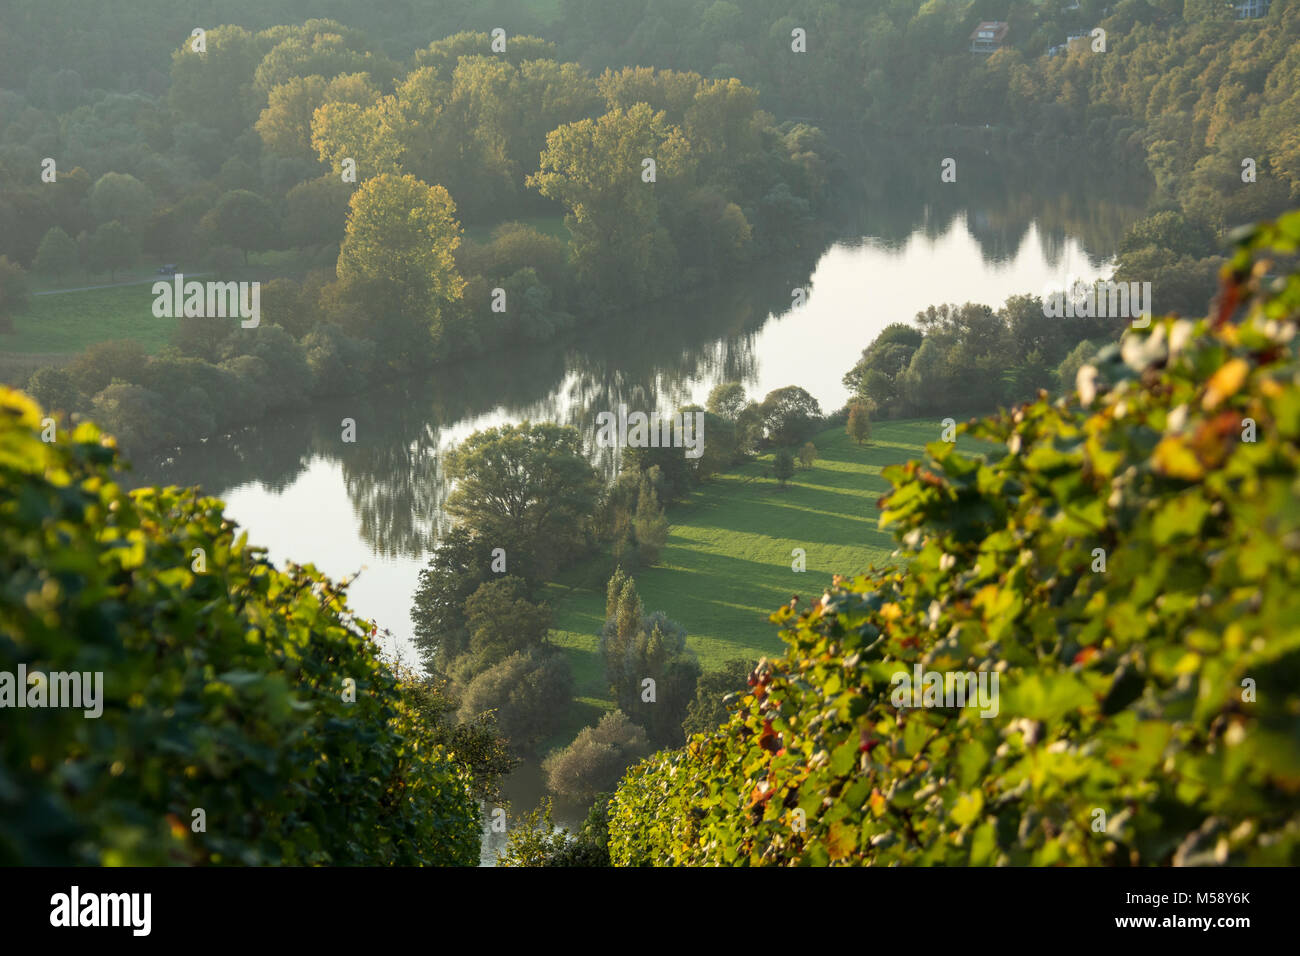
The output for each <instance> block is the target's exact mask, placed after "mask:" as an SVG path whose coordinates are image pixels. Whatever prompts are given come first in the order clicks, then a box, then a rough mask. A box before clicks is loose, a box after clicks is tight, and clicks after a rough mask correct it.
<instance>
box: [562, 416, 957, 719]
mask: <svg viewBox="0 0 1300 956" xmlns="http://www.w3.org/2000/svg"><path fill="white" fill-rule="evenodd" d="M940 431H941V426H940V423H939V422H938V421H929V420H926V421H896V422H879V423H875V424H874V426H873V431H872V437H871V441H870V442H868V443H866V444H864V445H862V446H858V445H857V444H855V443H854V442H853V441H852V440H851V439H850V438H849V437H848V435H847V434H846V433H845V431H844V428H843V426H839V427H836V428H831V429H827V430H826V431H823V432H821V433H819V434H818V435H816V436H815V437H814V438H813V439H812V441H813V444H814V445H816V446H817V453H818V457H817V460H816V461H815V462H814V463H813V465H812V467H811V468H807V469H805V468H803V467H799V468H797V470H796V471H795V474H794V477H793V478H791V479H790V481H789V483H788V484H787V486H786V487H785V488H781V487H779V485H778V483H777V481H776V479H775V478H772V477H764V475H765V473H767V474H769V475H770V472H771V467H772V455H770V454H768V455H765V456H763V457H761V458H758V459H757V460H755V461H751V462H749V463H747V464H745V465H744V466H742V467H740V468H737V469H735V470H734V471H730V472H728V473H726V474H723V475H719V476H717V477H715V478H714V479H713V480H711V481H709V482H707V483H706V484H705V485H704V486H703V487H701V488H699V489H698V490H696V491H695V492H694V493H693V494H692V496H691V498H690V499H689V500H688V501H686V502H684V503H682V504H680V505H678V506H675V507H673V508H671V509H669V511H668V520H669V522H670V524H671V531H670V535H669V538H668V544H667V546H666V547H665V548H664V551H663V554H662V556H661V557H660V561H659V564H657V565H656V566H655V567H653V568H641V569H637V570H635V571H633V572H632V574H633V576H634V577H635V579H636V584H637V590H638V592H639V593H640V595H641V601H642V604H643V605H644V606H645V609H646V610H647V611H663V612H664V613H666V614H667V615H668V616H669V617H671V618H672V619H673V620H675V621H677V622H678V623H679V624H681V625H682V626H683V627H684V628H686V633H687V635H688V638H687V644H688V646H689V647H690V648H691V649H692V650H694V651H695V653H696V654H697V655H698V656H699V658H700V663H701V665H702V666H703V667H704V669H705V670H711V669H713V668H716V667H718V666H719V665H721V664H722V663H723V662H725V661H727V660H730V659H732V658H737V657H741V658H748V659H757V658H759V657H761V656H763V655H768V656H774V655H779V654H781V653H782V651H783V649H784V645H783V644H782V642H781V639H780V637H779V636H778V635H777V629H776V627H775V626H774V625H773V624H771V623H770V622H769V621H768V615H770V614H771V613H772V612H773V611H775V610H777V609H778V608H779V607H780V606H781V605H783V604H787V603H789V601H790V598H791V597H793V596H794V595H798V596H799V606H800V607H807V606H808V605H809V604H810V603H811V602H813V601H816V600H818V599H820V597H821V594H822V591H823V590H824V589H825V587H826V586H828V585H829V584H830V582H831V576H832V575H834V574H844V575H853V574H857V573H859V572H862V571H864V570H866V569H867V568H868V567H870V566H871V565H873V564H875V565H877V566H880V565H884V564H886V563H887V562H888V560H889V555H890V552H892V551H893V550H894V547H895V544H894V541H893V538H892V537H891V536H889V535H888V534H885V533H884V532H882V531H880V530H879V528H878V515H879V512H878V510H877V508H876V499H877V498H878V497H879V496H880V495H881V493H883V492H884V491H886V490H887V489H888V484H887V483H886V482H885V481H884V480H883V479H882V478H881V477H880V472H881V469H882V468H884V467H886V466H888V465H892V464H898V463H901V462H905V461H908V460H909V459H912V458H923V457H924V455H925V445H926V444H927V443H929V442H932V441H937V440H938V439H939V436H940ZM968 443H969V445H970V447H971V449H972V450H974V449H975V447H976V445H975V443H974V442H973V441H971V440H970V439H963V440H962V441H961V442H960V444H961V445H962V446H966V445H967V444H968ZM795 548H802V549H804V551H805V552H806V555H807V557H806V567H807V570H806V571H804V572H802V573H800V572H796V571H794V570H793V569H792V564H793V562H794V560H795V558H794V554H793V552H794V549H795ZM582 570H583V569H579V571H580V572H581V571H582ZM585 570H586V574H585V575H583V574H582V573H575V574H574V575H573V577H572V580H573V581H574V582H576V581H578V580H579V579H581V578H583V577H584V576H585V578H586V579H587V580H590V578H591V577H592V574H591V569H585ZM546 599H547V600H548V601H549V602H550V603H551V605H552V607H553V609H554V610H555V626H554V630H553V631H552V635H551V640H552V641H553V642H555V643H556V644H559V645H560V646H562V647H564V648H565V649H566V651H567V653H568V654H569V657H570V662H571V664H572V666H573V674H574V683H575V691H574V694H575V699H576V706H575V708H574V710H575V713H574V720H575V724H574V728H573V729H574V732H575V733H576V731H577V730H578V729H580V728H581V727H583V726H585V725H587V724H589V723H593V722H594V721H595V720H596V719H598V718H599V715H600V713H601V712H602V711H604V710H606V709H609V708H611V707H613V706H614V705H613V701H612V700H611V699H610V696H609V693H608V690H607V688H606V687H605V682H604V677H603V673H602V666H601V662H600V656H599V653H598V645H597V640H598V639H597V635H598V633H599V632H600V628H601V625H602V624H603V623H604V618H605V592H604V588H603V586H602V587H596V586H593V585H591V584H578V583H566V582H561V583H558V584H553V585H551V587H550V588H549V590H548V592H547V595H546ZM579 718H581V719H579ZM566 742H567V741H566Z"/></svg>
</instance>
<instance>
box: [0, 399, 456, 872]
mask: <svg viewBox="0 0 1300 956" xmlns="http://www.w3.org/2000/svg"><path fill="white" fill-rule="evenodd" d="M114 387H116V386H114ZM41 417H42V412H41V411H40V409H39V408H38V407H37V406H36V405H35V404H34V403H32V402H31V401H30V400H29V399H28V398H26V397H25V396H23V395H21V394H19V393H17V392H14V391H10V390H8V389H0V444H3V446H4V447H5V448H6V450H7V453H6V454H5V456H4V457H3V461H0V578H2V579H3V580H4V581H5V587H4V588H3V589H0V672H8V673H10V674H13V673H15V672H16V670H17V667H18V666H19V665H24V666H25V667H26V668H27V670H28V672H29V673H30V672H32V671H37V670H39V671H42V672H45V673H48V672H51V671H61V672H78V673H87V672H89V673H95V672H100V673H102V674H103V683H102V694H101V695H100V699H99V705H100V706H101V707H102V714H101V716H99V717H98V718H90V717H86V716H84V715H83V711H82V710H81V709H73V708H67V707H59V708H54V707H50V708H38V709H31V710H25V711H23V712H22V716H21V719H13V714H12V712H11V713H10V716H9V718H7V719H6V721H5V728H6V729H5V733H4V735H3V736H2V737H0V756H2V759H0V767H3V768H4V771H3V780H4V786H3V787H0V864H5V865H13V864H43V865H162V864H196V863H212V864H223V863H237V864H279V863H284V864H291V865H316V864H332V865H360V864H414V863H430V864H433V863H442V864H448V863H455V864H463V865H470V864H474V863H477V860H478V840H479V823H478V811H477V807H476V805H475V803H474V801H473V799H472V798H471V795H470V791H469V778H468V775H467V773H466V772H465V771H464V770H462V769H460V768H459V767H457V766H456V765H454V764H453V763H451V761H450V759H449V758H448V757H447V756H445V755H444V754H443V752H442V751H441V750H439V749H438V748H437V747H436V746H435V745H434V744H433V743H432V739H431V738H430V736H429V734H428V732H427V730H426V728H425V726H424V724H423V723H422V722H421V721H419V720H417V719H416V718H415V716H414V712H413V711H412V710H411V709H410V708H409V707H408V706H407V704H406V703H405V702H404V701H403V698H402V694H401V689H400V686H399V684H398V682H397V680H396V679H395V678H394V677H393V675H392V674H391V673H390V672H389V671H388V670H387V669H386V667H385V666H384V665H383V664H382V663H381V661H380V660H379V657H378V652H377V648H376V647H375V645H374V644H373V643H372V642H371V641H369V640H368V639H367V637H366V632H367V630H369V627H370V625H369V624H368V623H367V622H364V621H357V620H355V619H354V618H353V617H352V615H351V613H350V612H349V611H348V608H347V604H346V595H345V592H344V590H343V588H342V587H340V586H338V585H335V584H334V583H333V582H331V581H330V580H329V579H328V578H325V577H324V576H322V575H321V574H319V573H318V572H316V571H315V570H314V569H313V568H311V567H310V566H308V567H302V566H297V565H290V566H289V567H288V568H287V569H286V570H284V571H281V570H279V569H277V568H276V567H275V566H274V565H273V564H271V562H270V561H269V560H268V559H267V558H266V555H265V552H263V551H261V550H258V549H254V548H250V547H249V546H248V545H247V543H246V541H245V537H244V535H243V534H242V533H239V532H238V530H237V528H236V526H235V525H234V523H233V522H231V521H229V520H228V519H227V518H226V517H225V515H224V513H223V506H222V505H221V503H220V502H219V501H216V500H215V499H212V498H206V497H201V496H199V495H198V494H197V493H196V492H195V491H193V490H182V489H177V488H167V489H156V488H146V489H142V490H140V491H136V492H133V493H130V494H127V493H126V492H124V491H123V490H122V489H121V488H120V487H119V486H118V485H117V484H116V483H115V482H114V481H113V476H112V470H113V469H115V468H117V467H120V462H119V461H118V460H117V456H116V453H115V451H114V449H113V446H112V442H111V441H110V440H108V439H103V440H101V437H100V433H99V431H98V429H97V428H95V427H94V426H93V425H90V424H89V423H86V424H82V425H79V426H78V427H77V428H76V430H75V431H73V432H71V433H68V432H60V433H59V435H58V441H57V442H52V443H46V442H43V441H41V440H40V437H39V430H40V420H41ZM197 548H202V549H203V550H204V561H205V564H204V566H203V567H201V568H200V567H198V566H197V565H196V564H195V563H194V562H195V561H196V558H195V554H194V549H197ZM345 679H351V680H353V681H355V701H354V702H348V701H346V700H345V699H344V697H345V694H344V688H345V685H344V681H345ZM200 808H201V809H203V810H204V811H205V813H206V831H205V832H195V831H194V829H192V821H193V820H194V816H193V811H194V810H196V809H200Z"/></svg>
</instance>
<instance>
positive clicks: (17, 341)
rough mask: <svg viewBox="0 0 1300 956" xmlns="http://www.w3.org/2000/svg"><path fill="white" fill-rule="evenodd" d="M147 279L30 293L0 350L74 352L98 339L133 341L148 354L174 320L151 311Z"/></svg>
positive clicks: (173, 325) (165, 338)
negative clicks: (77, 288) (60, 290)
mask: <svg viewBox="0 0 1300 956" xmlns="http://www.w3.org/2000/svg"><path fill="white" fill-rule="evenodd" d="M151 288H152V287H151V286H150V285H149V284H148V283H145V282H141V283H136V284H134V285H120V286H111V287H109V288H106V289H87V290H85V291H81V292H67V293H60V294H57V295H34V296H32V297H31V298H30V299H28V304H27V308H26V309H25V310H24V311H23V312H22V313H20V314H18V315H15V316H14V331H13V333H11V334H8V335H0V350H4V351H6V352H16V353H21V354H31V353H64V354H68V353H76V352H80V351H81V350H82V349H84V348H85V347H86V346H88V345H93V344H94V343H96V342H106V341H110V340H114V339H135V340H136V341H138V342H140V343H141V344H143V345H144V347H145V348H146V349H148V350H149V351H150V352H156V351H157V350H158V349H160V348H162V347H163V346H164V345H166V344H167V342H168V340H169V339H170V338H171V334H172V331H173V330H174V329H175V328H176V320H175V319H159V318H155V317H154V314H153V300H154V297H153V293H152V292H151V291H150V290H151Z"/></svg>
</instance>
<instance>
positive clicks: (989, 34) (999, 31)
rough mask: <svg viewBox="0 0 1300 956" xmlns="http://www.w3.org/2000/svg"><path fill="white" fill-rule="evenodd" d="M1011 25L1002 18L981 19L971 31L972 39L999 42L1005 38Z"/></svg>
mask: <svg viewBox="0 0 1300 956" xmlns="http://www.w3.org/2000/svg"><path fill="white" fill-rule="evenodd" d="M1009 29H1011V27H1010V26H1009V25H1008V24H1007V23H1006V22H1005V21H1002V20H981V21H980V25H979V26H977V27H976V28H975V31H974V32H973V33H971V35H970V38H971V39H972V40H991V41H993V42H994V43H1001V42H1002V41H1003V40H1005V39H1006V38H1007V31H1008V30H1009Z"/></svg>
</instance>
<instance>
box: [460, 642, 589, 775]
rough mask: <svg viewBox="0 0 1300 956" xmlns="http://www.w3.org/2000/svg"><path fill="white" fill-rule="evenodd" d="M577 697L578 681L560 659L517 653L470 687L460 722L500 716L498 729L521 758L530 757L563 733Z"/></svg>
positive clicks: (558, 656) (538, 652)
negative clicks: (487, 715) (561, 729)
mask: <svg viewBox="0 0 1300 956" xmlns="http://www.w3.org/2000/svg"><path fill="white" fill-rule="evenodd" d="M572 696H573V675H572V674H571V673H570V672H569V664H568V660H567V658H565V656H564V655H563V654H561V653H557V652H550V653H547V652H544V651H541V650H537V649H534V650H529V651H516V652H515V653H513V654H511V655H510V656H509V657H507V658H506V659H505V660H503V661H501V662H500V663H498V664H494V665H493V666H492V667H489V668H488V669H487V670H485V671H483V672H482V673H481V674H478V675H477V676H475V677H474V678H473V680H471V681H470V682H469V685H468V686H467V687H466V688H465V692H464V694H463V695H462V696H461V705H460V721H461V723H469V722H470V721H472V720H474V719H475V718H476V717H478V716H479V715H481V714H484V713H486V712H487V711H496V715H497V726H498V727H500V729H501V732H502V733H503V734H504V735H505V736H506V739H507V740H509V741H510V746H511V749H513V750H514V751H516V752H523V753H531V752H532V751H533V750H534V749H535V748H536V747H537V745H538V744H540V743H541V742H542V741H543V740H545V739H546V738H547V737H549V736H551V735H552V734H554V733H555V732H556V731H557V730H559V727H560V723H561V722H562V720H563V718H564V714H565V712H566V711H567V710H568V708H569V702H570V700H571V698H572Z"/></svg>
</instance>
